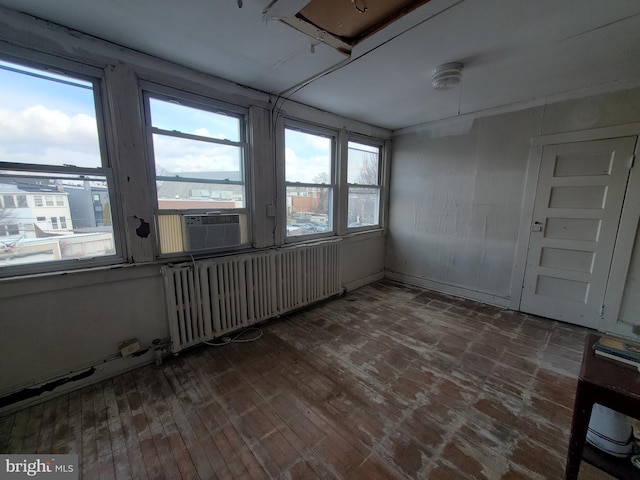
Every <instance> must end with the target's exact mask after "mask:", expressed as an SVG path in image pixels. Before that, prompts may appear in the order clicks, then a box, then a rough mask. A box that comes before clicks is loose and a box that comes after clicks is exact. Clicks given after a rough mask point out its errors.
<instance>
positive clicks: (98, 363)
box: [0, 9, 391, 410]
mask: <svg viewBox="0 0 640 480" xmlns="http://www.w3.org/2000/svg"><path fill="white" fill-rule="evenodd" d="M0 51H2V52H4V53H8V54H13V55H16V56H25V55H26V56H29V57H32V58H33V59H35V60H38V59H40V60H41V61H46V60H47V58H46V57H43V54H44V55H50V56H52V57H49V60H50V59H51V58H55V59H56V60H62V61H67V60H71V61H73V62H81V63H86V64H89V65H92V66H93V67H94V69H95V68H98V69H100V71H102V72H103V77H104V87H105V88H104V91H105V98H106V104H105V108H106V110H107V112H106V113H107V127H108V129H109V136H108V137H109V138H108V139H109V147H110V159H111V161H112V163H113V165H114V172H115V177H116V183H117V184H118V186H119V189H118V194H119V200H120V202H119V204H120V207H121V218H124V219H125V220H124V221H123V224H124V225H125V227H126V228H124V230H125V231H124V235H123V237H124V239H125V242H126V246H127V254H126V258H125V263H124V264H123V265H122V266H120V265H118V266H115V267H111V268H109V267H101V268H96V269H90V270H88V271H69V272H64V273H53V274H46V275H38V276H25V277H16V278H4V279H1V280H0V365H2V375H1V376H0V378H1V380H0V401H1V400H2V398H1V397H6V396H8V395H10V394H15V393H16V392H20V391H21V390H22V389H25V388H29V387H35V386H39V385H42V384H45V383H47V382H51V381H54V380H56V379H58V378H61V377H69V376H73V375H76V374H78V373H81V372H83V371H86V369H89V368H91V367H96V372H95V373H94V374H93V375H92V376H91V377H90V378H88V379H87V380H86V381H85V383H90V382H91V381H96V380H98V379H100V378H101V377H104V376H108V375H112V374H114V373H116V372H118V371H122V370H126V369H129V368H133V367H135V366H136V365H139V364H140V363H141V362H149V361H153V360H154V357H153V354H152V352H151V351H150V352H149V353H148V354H146V355H144V356H142V357H140V358H138V359H133V360H132V359H122V358H119V344H120V343H121V342H122V341H124V340H127V339H131V338H134V337H135V338H137V339H138V340H139V341H140V343H141V344H142V346H143V347H148V346H150V344H151V342H152V341H153V340H154V339H166V338H167V337H168V325H167V317H166V313H165V303H164V302H165V300H164V291H163V282H162V277H161V275H160V264H161V263H162V262H160V261H157V260H156V259H155V256H154V251H155V250H156V248H155V245H154V240H153V238H152V236H150V237H148V238H140V237H138V236H137V235H136V234H135V228H136V227H137V226H138V225H139V222H138V220H137V218H136V217H139V218H145V219H151V218H152V217H153V202H154V199H152V198H150V194H149V181H148V178H147V172H148V169H147V163H146V158H145V148H144V132H143V127H142V115H141V103H140V99H139V91H138V80H139V79H144V80H149V81H156V82H159V83H162V84H165V85H168V86H172V87H176V88H182V89H184V90H186V91H190V92H194V93H198V94H201V95H208V96H211V97H213V98H215V99H218V100H222V101H227V102H229V103H233V104H236V105H239V106H242V107H248V108H249V122H250V132H249V143H250V157H251V162H252V164H251V168H250V170H251V174H252V178H251V183H250V189H251V191H252V194H253V195H252V197H251V207H252V209H253V211H254V215H253V218H252V227H253V233H254V246H255V247H259V248H268V247H271V246H276V245H277V244H278V238H277V236H274V227H275V226H276V223H275V219H274V218H272V217H270V216H268V214H267V208H266V205H268V204H271V205H277V203H278V199H277V198H276V192H277V191H278V189H277V188H275V187H274V186H275V184H276V182H277V181H278V179H277V178H276V173H275V172H276V159H275V154H274V152H275V148H274V141H275V140H274V132H273V131H272V129H271V125H272V124H271V123H270V120H271V118H270V117H271V112H270V110H269V108H270V103H269V100H270V99H269V96H268V95H266V94H264V93H263V92H258V91H254V90H250V89H246V88H243V87H240V86H238V85H235V84H232V83H228V82H225V81H223V80H220V79H216V78H213V77H209V76H206V75H203V74H200V73H198V72H194V71H191V70H189V69H187V68H183V67H180V66H178V65H174V64H170V63H168V62H164V61H161V60H158V59H155V58H152V57H148V56H145V55H142V54H140V53H138V52H134V51H130V50H127V49H124V48H121V47H118V46H115V45H112V44H109V43H107V42H103V41H100V40H97V39H95V38H91V37H85V36H83V35H82V34H78V33H77V32H68V31H67V30H66V29H62V28H59V27H57V26H55V25H51V24H48V23H46V22H41V21H38V20H35V19H33V18H31V17H28V16H26V15H21V14H18V13H15V12H10V11H7V10H4V9H0ZM280 106H281V112H282V113H283V114H285V115H288V116H290V117H292V118H297V119H300V120H303V121H309V122H313V123H315V124H319V125H323V126H327V127H330V128H335V129H336V130H340V129H345V130H346V131H351V132H355V133H358V134H361V135H367V136H371V137H375V138H380V139H387V138H389V137H390V135H391V132H389V131H387V130H384V129H380V128H376V127H373V126H370V125H366V124H363V123H360V122H356V121H352V120H349V119H346V118H342V117H338V116H336V115H333V114H330V113H327V112H321V111H318V110H314V109H311V108H308V107H305V106H303V105H299V104H296V103H294V102H286V103H285V104H284V105H280ZM281 190H282V189H280V191H281ZM283 215H284V214H283ZM343 243H344V245H345V247H344V248H345V252H344V253H343V255H342V258H346V259H347V263H346V264H345V267H344V268H343V275H344V278H345V282H346V283H349V285H351V286H354V285H355V286H359V285H362V284H364V283H367V282H370V281H373V280H375V279H377V278H381V277H382V276H383V268H384V264H383V254H382V252H383V248H384V235H383V233H382V232H376V233H370V234H364V235H358V236H353V237H351V238H349V239H348V240H347V241H345V242H343ZM360 243H361V244H362V247H360V246H358V244H360ZM372 257H375V258H374V259H373V260H372ZM81 383H82V382H74V385H67V386H65V387H61V388H57V389H56V390H55V391H54V392H53V394H56V393H60V392H62V391H63V390H64V389H65V388H71V386H73V387H77V386H79V385H80V384H81ZM38 398H42V397H38ZM38 398H36V400H37V399H38ZM5 400H6V398H5ZM29 401H33V399H31V400H29ZM12 408H15V404H14V405H9V406H8V407H7V408H5V410H7V409H12ZM1 409H2V408H1V404H0V410H1Z"/></svg>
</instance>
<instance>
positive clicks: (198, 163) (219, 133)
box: [146, 95, 246, 211]
mask: <svg viewBox="0 0 640 480" xmlns="http://www.w3.org/2000/svg"><path fill="white" fill-rule="evenodd" d="M146 98H147V100H148V102H149V114H150V119H149V121H150V122H151V125H150V127H151V132H152V134H151V141H152V144H153V155H154V157H153V161H154V166H155V172H156V191H157V196H158V208H159V210H161V211H162V210H198V209H199V210H219V209H237V208H240V209H243V208H245V207H246V198H245V187H244V184H245V180H244V157H245V154H244V149H245V145H244V143H243V142H242V141H241V140H242V120H241V118H239V117H238V116H237V115H235V116H234V115H232V114H228V115H227V114H222V113H219V112H213V111H210V110H206V109H201V108H196V107H195V106H187V105H182V104H180V103H177V102H176V103H173V102H169V101H165V100H159V99H157V98H154V97H153V96H151V95H148V96H147V97H146Z"/></svg>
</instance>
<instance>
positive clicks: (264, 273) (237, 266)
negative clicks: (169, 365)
mask: <svg viewBox="0 0 640 480" xmlns="http://www.w3.org/2000/svg"><path fill="white" fill-rule="evenodd" d="M162 276H163V278H164V286H165V295H166V305H167V314H168V318H169V333H170V335H171V351H172V352H173V353H177V352H179V351H181V350H182V349H184V348H187V347H190V346H192V345H196V344H198V343H201V342H202V341H208V340H212V339H214V338H216V337H220V336H223V335H225V334H227V333H229V332H233V331H235V330H239V329H241V328H243V327H248V326H250V325H253V324H255V323H258V322H261V321H263V320H267V319H269V318H272V317H276V316H278V315H282V314H283V313H287V312H290V311H292V310H295V309H297V308H300V307H303V306H306V305H310V304H311V303H314V302H317V301H319V300H323V299H325V298H328V297H330V296H332V295H336V294H339V293H341V291H342V285H341V279H340V243H339V240H332V241H324V242H318V243H315V244H309V245H298V246H291V247H285V248H280V249H273V250H268V251H263V252H258V253H251V254H243V255H234V256H230V257H222V258H214V259H206V260H197V261H194V262H191V263H185V264H180V265H167V266H163V267H162Z"/></svg>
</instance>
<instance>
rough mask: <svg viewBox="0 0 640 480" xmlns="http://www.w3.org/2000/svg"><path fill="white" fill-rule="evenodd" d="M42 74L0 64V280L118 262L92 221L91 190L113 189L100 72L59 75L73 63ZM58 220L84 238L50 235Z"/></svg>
mask: <svg viewBox="0 0 640 480" xmlns="http://www.w3.org/2000/svg"><path fill="white" fill-rule="evenodd" d="M47 68H48V67H42V68H41V67H35V68H33V67H31V66H30V67H27V66H25V65H21V64H19V63H15V62H13V61H11V62H9V61H0V112H2V113H1V116H0V123H2V146H1V147H0V192H2V195H3V196H4V199H5V208H4V209H2V211H1V212H0V225H2V226H3V228H2V231H3V232H5V235H6V236H7V237H9V238H8V240H7V241H12V242H13V244H12V248H11V251H10V252H4V253H2V252H0V275H15V274H20V273H36V272H41V271H52V270H56V269H61V268H69V267H84V266H90V265H99V264H105V263H113V262H116V261H119V260H120V258H119V257H117V256H116V251H117V245H116V236H115V235H114V231H113V229H112V228H104V227H102V226H98V225H97V224H96V222H95V218H94V217H93V216H92V214H91V212H92V203H91V198H92V197H91V192H92V190H93V189H95V188H100V189H102V190H105V191H109V190H110V189H111V188H113V186H112V181H111V170H110V169H109V167H108V162H107V160H106V155H104V152H103V145H104V143H103V141H102V130H101V129H102V120H101V117H100V115H99V112H100V109H99V106H100V101H99V100H100V99H99V91H100V90H99V88H97V87H98V80H97V78H98V75H100V74H101V72H100V71H99V70H94V69H91V68H90V67H85V66H83V67H78V68H82V69H83V71H84V72H89V73H90V74H92V75H94V74H95V77H88V76H85V75H84V74H83V75H78V74H75V73H66V72H65V73H63V72H62V71H63V70H66V69H67V68H75V66H74V65H73V64H71V63H65V64H64V67H63V66H61V65H56V66H55V72H56V73H53V72H52V71H49V70H48V69H47ZM9 197H11V199H12V203H11V202H10V203H9V204H6V199H7V198H9ZM14 198H15V199H17V207H16V202H15V201H14ZM45 209H46V210H47V211H48V212H47V213H45V211H44V210H45ZM45 217H46V218H50V219H51V222H50V223H49V222H47V221H43V219H45ZM63 217H64V219H65V223H66V224H67V225H68V226H69V225H71V224H73V225H74V227H75V226H77V227H80V228H78V232H77V233H81V234H82V235H81V236H78V237H77V238H71V237H72V235H73V234H74V233H76V232H75V231H74V232H73V233H71V232H70V233H69V235H64V236H54V235H47V234H48V233H49V232H48V230H51V231H53V230H58V229H59V227H60V223H58V219H59V218H60V219H62V218H63ZM51 233H53V232H51ZM78 260H82V262H78Z"/></svg>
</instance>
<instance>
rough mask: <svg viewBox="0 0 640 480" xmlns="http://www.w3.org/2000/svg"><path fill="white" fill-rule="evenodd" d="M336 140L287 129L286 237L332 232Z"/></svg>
mask: <svg viewBox="0 0 640 480" xmlns="http://www.w3.org/2000/svg"><path fill="white" fill-rule="evenodd" d="M333 158H334V157H333V138H332V137H329V136H324V135H318V134H315V133H309V132H303V131H298V130H293V129H289V128H286V129H285V180H286V185H287V201H286V209H287V211H286V214H287V232H286V234H287V237H296V236H302V235H313V234H321V233H327V232H332V231H333V221H332V215H331V213H332V208H333V207H332V204H333V185H332V175H333V168H332V167H333Z"/></svg>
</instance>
